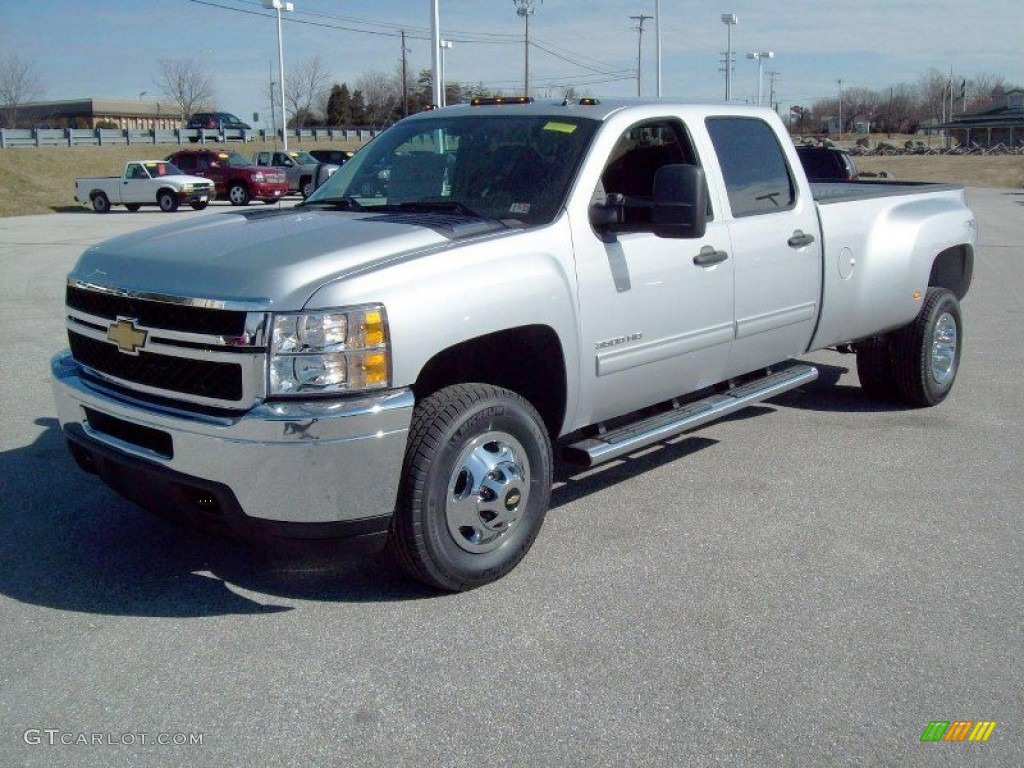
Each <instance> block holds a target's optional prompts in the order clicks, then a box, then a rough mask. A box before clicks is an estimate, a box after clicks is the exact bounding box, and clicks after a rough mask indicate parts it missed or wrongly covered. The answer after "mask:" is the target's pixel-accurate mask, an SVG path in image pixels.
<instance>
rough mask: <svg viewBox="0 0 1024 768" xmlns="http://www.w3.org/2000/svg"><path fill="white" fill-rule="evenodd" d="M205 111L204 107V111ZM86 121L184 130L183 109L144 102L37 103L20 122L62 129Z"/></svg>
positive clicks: (25, 108) (25, 106) (131, 127)
mask: <svg viewBox="0 0 1024 768" xmlns="http://www.w3.org/2000/svg"><path fill="white" fill-rule="evenodd" d="M203 109H205V108H203ZM76 119H78V120H79V121H84V122H85V125H83V126H81V127H84V128H95V127H96V126H97V124H98V123H101V122H105V123H113V124H114V125H116V126H117V127H118V128H126V129H129V130H144V129H148V128H155V129H157V130H170V129H173V128H184V127H185V123H184V121H183V120H182V115H181V109H180V108H179V107H178V106H177V105H176V104H168V103H164V102H159V101H143V100H141V99H68V100H64V101H35V102H31V103H28V104H23V105H21V106H20V107H19V108H18V123H19V124H20V125H23V126H26V127H49V128H61V127H67V126H71V127H73V124H74V121H76Z"/></svg>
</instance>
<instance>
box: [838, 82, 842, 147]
mask: <svg viewBox="0 0 1024 768" xmlns="http://www.w3.org/2000/svg"><path fill="white" fill-rule="evenodd" d="M836 82H837V83H839V141H842V140H843V80H842V78H840V79H839V80H837V81H836Z"/></svg>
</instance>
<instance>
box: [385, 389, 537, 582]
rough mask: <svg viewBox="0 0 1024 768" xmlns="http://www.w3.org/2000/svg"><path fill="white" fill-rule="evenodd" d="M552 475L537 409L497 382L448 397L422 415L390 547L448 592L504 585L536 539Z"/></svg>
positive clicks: (437, 398)
mask: <svg viewBox="0 0 1024 768" xmlns="http://www.w3.org/2000/svg"><path fill="white" fill-rule="evenodd" d="M551 477H552V459H551V443H550V440H549V438H548V433H547V430H546V429H545V427H544V422H543V420H542V419H541V417H540V415H539V414H538V413H537V411H536V410H535V409H534V408H533V406H532V405H530V403H529V402H527V401H526V400H525V399H523V398H522V397H520V396H519V395H517V394H515V393H514V392H510V391H508V390H506V389H501V388H500V387H494V386H491V385H488V384H459V385H455V386H451V387H447V388H445V389H442V390H440V391H438V392H435V393H434V394H433V395H431V396H430V397H428V398H426V399H425V400H423V401H422V402H420V403H418V404H417V406H416V410H415V411H414V413H413V421H412V427H411V429H410V431H409V445H408V448H407V450H406V457H405V463H404V466H403V472H402V482H401V486H400V488H399V499H398V506H397V508H396V510H395V516H394V519H393V521H392V525H391V532H390V536H389V540H388V541H389V546H390V548H391V550H392V552H394V554H395V555H396V558H397V560H398V562H399V563H400V564H401V565H402V567H403V568H404V569H405V570H406V571H407V572H408V573H409V574H410V575H411V576H412V577H413V578H415V579H418V580H419V581H422V582H424V583H426V584H429V585H431V586H434V587H437V588H439V589H443V590H449V591H453V592H454V591H462V590H467V589H473V588H474V587H479V586H481V585H483V584H487V583H489V582H492V581H495V580H497V579H500V578H501V577H502V576H504V575H505V574H507V573H508V572H509V571H511V570H512V569H513V568H514V567H515V566H516V565H517V564H518V563H519V562H520V561H521V560H522V559H523V557H525V556H526V553H527V552H528V551H529V549H530V547H531V546H532V544H533V542H534V539H536V537H537V534H538V532H539V531H540V528H541V525H542V524H543V522H544V516H545V514H546V513H547V509H548V503H549V501H550V496H551Z"/></svg>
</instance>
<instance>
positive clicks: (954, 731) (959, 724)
mask: <svg viewBox="0 0 1024 768" xmlns="http://www.w3.org/2000/svg"><path fill="white" fill-rule="evenodd" d="M995 727H996V721H995V720H978V721H974V720H956V721H954V722H950V721H949V720H933V721H932V722H930V723H928V727H927V728H925V729H924V733H922V734H921V741H988V737H989V736H991V735H992V731H994V730H995Z"/></svg>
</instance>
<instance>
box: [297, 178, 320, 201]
mask: <svg viewBox="0 0 1024 768" xmlns="http://www.w3.org/2000/svg"><path fill="white" fill-rule="evenodd" d="M314 189H316V187H315V186H314V184H313V179H312V178H310V177H309V176H303V177H302V179H301V180H300V181H299V193H300V194H301V195H302V199H303V200H305V199H306V198H307V197H309V196H310V195H312V194H313V190H314Z"/></svg>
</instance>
